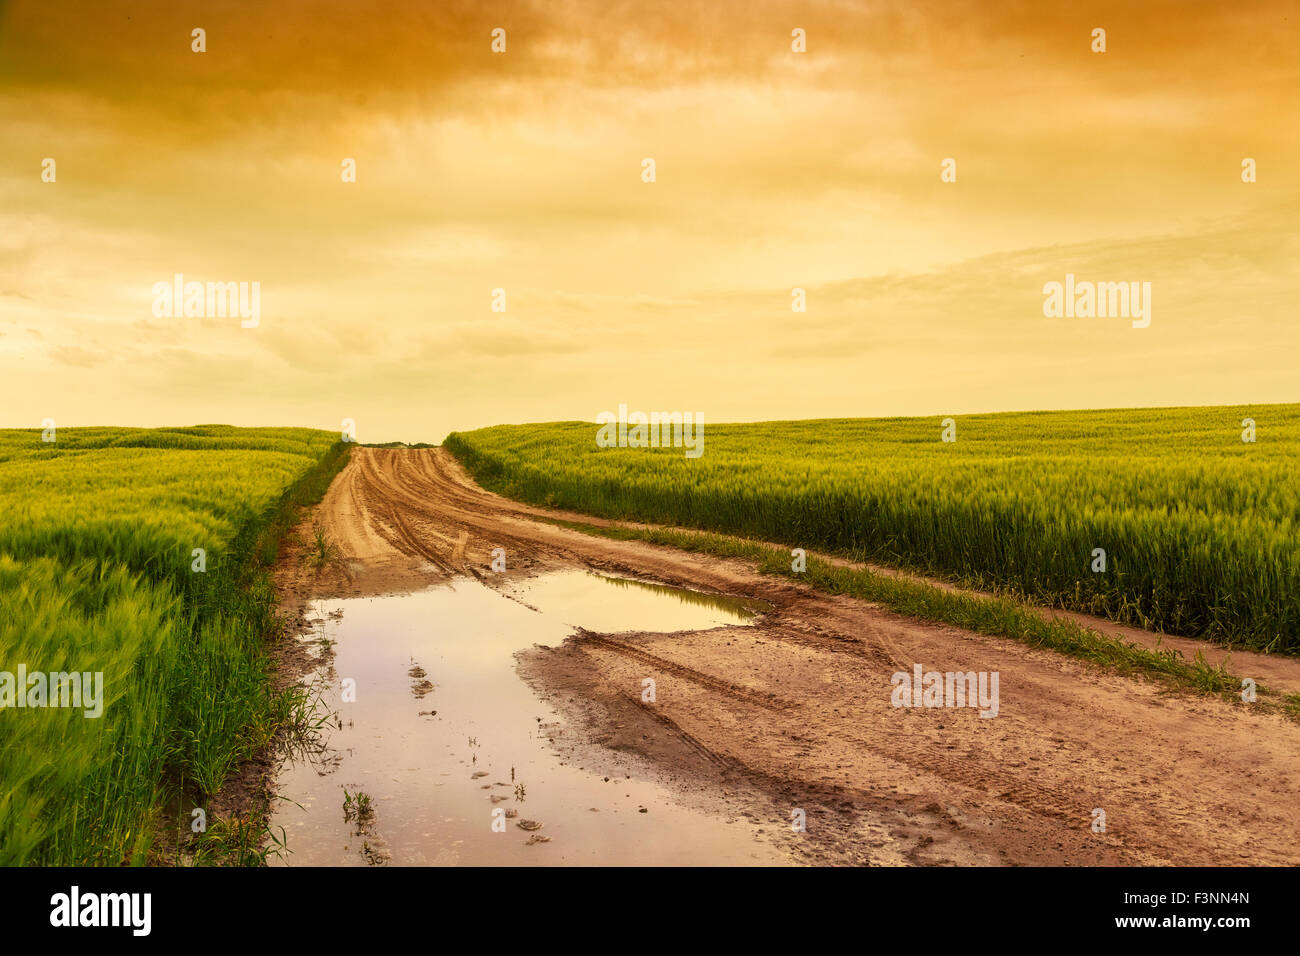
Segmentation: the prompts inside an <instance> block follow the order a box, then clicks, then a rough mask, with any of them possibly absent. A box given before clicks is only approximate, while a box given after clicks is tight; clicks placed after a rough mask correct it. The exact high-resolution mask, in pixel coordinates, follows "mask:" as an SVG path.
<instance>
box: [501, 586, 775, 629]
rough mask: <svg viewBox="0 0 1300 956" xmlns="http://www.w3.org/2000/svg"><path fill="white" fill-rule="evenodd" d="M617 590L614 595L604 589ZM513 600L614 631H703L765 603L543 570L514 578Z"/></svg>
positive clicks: (736, 620) (748, 618)
mask: <svg viewBox="0 0 1300 956" xmlns="http://www.w3.org/2000/svg"><path fill="white" fill-rule="evenodd" d="M611 587H613V588H617V589H618V591H619V592H621V593H620V594H619V595H618V596H617V597H615V596H614V595H612V594H611V593H610V590H609V588H611ZM507 592H508V593H509V594H510V595H511V596H512V597H514V598H515V599H516V600H518V601H521V602H522V603H524V604H527V605H529V606H530V607H532V608H534V609H536V610H538V611H540V612H542V613H544V614H546V615H548V616H550V617H554V618H556V619H558V620H559V621H561V622H563V623H564V624H567V625H569V626H570V627H583V628H586V629H587V630H589V631H596V632H597V633H600V634H616V633H618V632H620V631H655V632H659V633H670V632H672V631H703V630H706V629H708V628H710V627H721V626H722V625H726V624H750V623H753V620H754V615H755V614H757V613H759V612H760V611H763V610H766V609H767V607H768V606H767V605H766V604H764V603H762V602H758V601H747V600H744V599H742V598H734V597H731V596H729V595H726V594H705V593H703V592H701V591H686V590H683V589H682V588H673V587H668V586H666V585H663V584H651V583H649V582H646V581H636V580H633V579H632V578H616V577H610V576H609V575H605V574H595V573H593V572H587V573H574V572H560V573H558V574H543V575H539V576H537V577H535V578H527V579H524V580H521V581H517V582H514V583H513V585H512V586H511V587H509V588H508V589H507Z"/></svg>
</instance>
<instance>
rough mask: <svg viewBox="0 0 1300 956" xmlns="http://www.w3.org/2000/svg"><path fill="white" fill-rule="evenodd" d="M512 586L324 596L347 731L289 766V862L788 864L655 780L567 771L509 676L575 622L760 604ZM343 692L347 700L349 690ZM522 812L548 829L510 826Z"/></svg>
mask: <svg viewBox="0 0 1300 956" xmlns="http://www.w3.org/2000/svg"><path fill="white" fill-rule="evenodd" d="M508 592H509V594H510V596H511V597H513V598H515V600H509V599H506V598H505V597H503V596H502V595H501V594H499V593H497V592H496V591H494V590H492V589H491V588H488V587H485V586H483V585H481V584H479V583H478V582H476V581H473V580H470V579H457V580H456V582H455V583H454V584H452V585H449V586H442V587H437V588H434V589H431V590H428V591H423V592H420V593H416V594H410V595H402V596H393V597H384V598H370V599H352V600H340V601H328V602H322V603H321V604H320V605H319V606H318V608H317V611H316V616H317V617H318V618H320V619H321V623H320V624H319V625H318V630H319V633H318V635H317V639H319V640H326V641H332V642H333V645H332V646H333V651H334V658H333V661H332V666H331V667H330V669H329V670H328V672H327V673H325V674H324V675H323V678H322V680H321V682H320V684H321V686H320V690H321V696H322V700H323V702H324V704H325V705H326V706H327V707H329V708H330V709H331V710H334V711H337V713H338V718H339V721H340V722H341V726H338V725H337V724H335V725H334V726H332V727H330V728H329V729H328V731H327V733H326V740H327V743H328V747H327V748H326V749H325V750H324V751H323V752H322V753H319V754H316V755H315V756H313V757H305V756H304V757H298V758H296V759H293V760H291V761H289V762H287V763H286V764H285V766H284V767H283V768H282V769H281V771H280V774H279V777H278V783H279V792H280V794H281V795H282V796H283V797H284V798H286V799H285V800H283V801H281V802H280V803H279V805H278V807H277V810H276V813H275V815H274V818H273V820H272V826H273V827H283V828H284V830H285V834H286V839H287V843H288V849H289V851H290V853H289V855H288V863H290V864H291V865H361V866H364V865H373V864H383V863H391V864H395V865H440V864H458V863H459V864H474V865H496V864H505V865H519V864H584V863H599V864H646V865H655V864H745V863H750V864H752V863H778V862H784V861H785V858H784V856H783V855H781V854H780V853H779V851H777V850H776V849H774V848H773V847H771V846H770V845H769V844H768V843H766V842H761V841H759V840H758V839H756V838H755V835H754V827H753V826H752V825H751V824H749V823H747V822H744V821H739V822H732V823H728V822H726V821H725V820H724V819H723V818H722V817H720V816H715V815H713V814H707V813H703V812H700V811H697V810H693V809H688V808H685V807H681V806H677V805H674V804H673V803H672V802H671V799H670V797H669V794H668V792H667V791H666V790H664V789H663V788H662V787H659V786H658V785H657V784H654V783H651V782H648V781H641V780H636V779H627V778H625V777H624V776H623V775H621V774H620V775H618V776H611V777H610V779H609V780H608V782H607V781H606V779H605V778H604V777H603V776H602V775H598V774H595V773H592V772H590V771H587V770H583V769H581V768H579V767H574V766H566V765H562V764H561V763H560V760H559V757H558V756H557V755H556V753H555V752H554V750H553V749H552V747H551V745H550V743H549V741H548V739H547V734H546V728H545V726H544V725H546V724H550V723H553V722H555V721H557V720H558V719H559V718H558V716H557V715H556V714H555V712H554V711H552V710H551V709H550V708H549V707H548V706H547V705H546V704H544V703H542V702H541V701H540V700H539V699H538V698H537V696H536V695H535V694H534V693H533V692H532V690H531V689H529V687H528V686H527V685H526V684H525V683H524V682H523V681H522V680H521V679H520V678H519V677H518V675H517V674H516V672H515V661H514V654H515V652H516V651H518V650H520V649H522V648H527V647H530V646H532V645H533V644H546V645H550V646H556V645H559V644H560V643H561V642H562V641H563V640H564V638H565V637H566V636H568V635H569V634H571V633H572V631H573V628H574V627H576V626H582V627H585V628H588V629H590V630H594V631H603V632H612V631H625V630H633V629H635V630H645V631H680V630H688V629H703V628H709V627H716V626H719V625H722V624H744V623H747V622H748V621H750V620H751V619H752V613H753V612H754V611H755V610H759V608H756V607H748V606H746V605H745V604H744V603H743V602H735V601H733V600H730V599H727V598H720V599H719V598H718V597H717V596H714V595H703V594H697V593H695V592H681V591H677V590H675V589H671V588H663V587H661V586H658V585H647V584H644V583H642V582H633V581H627V580H624V579H617V578H607V577H605V576H603V575H593V574H585V573H581V572H576V573H575V572H565V573H561V574H552V575H544V576H541V577H538V578H534V579H530V580H526V581H519V582H516V583H514V584H513V585H511V586H510V587H509V588H508ZM340 611H341V612H342V615H341V617H339V615H338V612H340ZM348 682H354V683H351V684H350V683H348ZM349 686H354V687H355V701H354V702H344V701H343V699H342V697H343V695H342V693H341V692H342V691H343V689H344V688H345V687H349ZM642 808H645V809H646V810H647V811H648V812H645V813H643V812H641V810H642ZM494 810H503V811H506V812H507V813H510V816H508V817H504V823H505V830H504V832H494V830H493V826H492V824H493V811H494ZM512 811H513V812H512ZM498 817H500V815H498ZM524 821H535V822H540V823H541V824H542V827H541V828H540V829H537V830H526V829H522V828H520V827H519V826H517V824H519V823H520V822H524ZM277 832H278V831H277ZM542 837H545V838H548V839H547V840H546V841H542V840H541V839H540V838H542ZM276 862H282V861H276Z"/></svg>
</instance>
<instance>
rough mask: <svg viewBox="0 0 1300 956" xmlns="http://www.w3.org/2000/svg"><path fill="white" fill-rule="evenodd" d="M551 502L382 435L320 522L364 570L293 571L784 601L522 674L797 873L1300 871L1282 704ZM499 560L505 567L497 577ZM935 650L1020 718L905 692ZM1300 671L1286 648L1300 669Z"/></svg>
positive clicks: (590, 747)
mask: <svg viewBox="0 0 1300 956" xmlns="http://www.w3.org/2000/svg"><path fill="white" fill-rule="evenodd" d="M540 514H550V515H553V516H564V515H561V513H559V512H542V511H540V510H538V509H535V508H530V507H528V506H525V505H520V504H516V503H514V502H511V501H508V500H505V499H502V498H500V497H497V496H495V495H492V494H489V493H487V492H485V491H483V490H482V489H481V488H479V487H478V486H477V485H476V484H475V483H474V482H473V481H472V480H471V479H470V478H468V476H467V475H466V474H465V473H464V471H463V470H462V469H461V468H460V466H459V465H458V463H457V462H456V461H455V460H454V459H453V458H452V457H451V456H450V455H449V454H447V453H445V452H443V451H442V450H441V449H432V450H398V449H392V450H390V449H369V448H358V449H356V450H355V451H354V452H353V455H352V460H351V462H350V463H349V465H348V466H347V468H346V469H345V470H344V472H343V473H342V474H340V475H339V477H338V478H337V479H336V480H335V482H334V484H333V485H332V486H331V488H330V490H329V493H328V494H327V496H326V498H325V500H324V501H323V502H322V503H321V505H320V506H319V507H318V508H317V511H316V514H315V516H314V519H315V520H316V521H319V522H320V523H322V524H324V526H325V527H326V529H327V531H328V533H329V534H330V536H331V537H332V538H333V539H334V540H335V541H336V542H337V543H338V544H339V546H340V548H341V550H342V551H343V554H344V557H345V559H346V565H347V569H348V572H347V576H346V577H345V576H344V575H343V574H342V573H340V572H338V571H333V572H330V574H331V575H332V577H330V578H327V579H325V580H315V581H311V580H308V579H307V577H306V575H305V572H304V573H303V574H300V575H299V576H298V579H297V580H292V581H282V585H283V586H285V587H287V588H288V589H289V590H290V591H291V592H295V591H296V593H297V595H298V596H299V597H302V598H304V599H305V598H306V597H308V596H309V595H315V596H320V595H321V594H322V593H324V594H327V595H329V596H334V597H340V598H345V597H359V596H368V595H377V594H384V593H391V592H401V591H413V590H417V589H419V588H422V587H426V586H428V585H430V584H436V583H438V582H439V581H446V580H450V579H453V578H455V577H456V576H460V575H472V576H473V577H475V578H477V579H479V580H480V581H481V582H482V583H484V584H486V585H488V586H489V587H493V588H496V589H498V590H502V589H506V590H509V589H510V588H511V587H512V585H513V584H517V583H518V582H519V581H520V579H522V578H529V577H531V576H534V575H537V574H540V573H543V572H550V571H556V570H563V569H574V568H578V569H581V568H586V569H592V570H597V571H601V572H605V573H613V574H618V575H622V576H628V577H635V578H639V579H641V580H644V581H652V582H659V583H663V584H667V585H673V586H677V587H685V588H692V589H696V590H702V591H708V592H716V593H720V594H725V595H731V596H735V597H743V598H747V599H756V600H761V601H764V602H767V604H769V605H770V606H771V609H770V611H768V612H766V613H764V614H763V615H762V616H761V617H760V618H759V619H758V622H757V624H756V625H752V626H747V627H739V626H737V627H730V626H727V627H715V628H712V629H709V630H703V631H689V632H677V633H671V634H664V633H648V632H620V633H616V634H600V633H593V632H590V631H581V632H579V633H577V634H575V635H574V636H572V637H570V638H568V639H566V640H564V641H563V642H562V643H561V644H560V645H559V646H556V647H550V648H547V647H536V648H534V649H532V650H529V651H526V652H523V653H521V654H519V655H518V658H517V662H518V672H519V675H520V676H521V677H522V679H523V680H525V681H526V682H527V683H528V684H529V685H530V686H531V687H532V688H533V689H534V690H535V691H536V692H537V693H538V694H539V695H541V696H542V697H543V698H544V699H546V700H547V702H548V703H549V704H550V705H551V706H552V707H554V708H555V710H556V711H557V712H559V713H561V714H563V715H564V717H565V722H564V727H563V728H560V729H557V731H556V732H555V734H554V736H553V738H552V739H551V740H550V745H551V746H554V747H555V748H557V750H559V751H560V752H561V753H563V754H564V755H565V756H566V758H567V759H571V760H572V761H573V762H575V763H585V764H586V765H588V766H594V765H599V763H600V761H601V759H602V754H605V755H608V754H610V753H611V752H615V753H619V754H627V755H632V756H635V758H636V759H637V760H638V761H641V763H642V765H643V766H644V767H646V768H649V769H648V771H647V772H653V773H655V774H656V775H657V776H658V779H657V781H656V782H657V783H658V784H662V785H665V786H668V787H670V788H672V789H673V790H674V791H675V792H677V793H679V794H680V796H681V799H682V800H683V801H686V802H690V803H692V804H693V805H694V806H697V807H698V806H703V807H707V808H709V809H710V810H711V811H713V812H716V813H718V814H723V815H740V816H743V817H747V818H748V819H750V820H751V821H753V822H754V823H756V824H758V825H759V826H760V829H761V830H762V832H764V833H765V834H766V837H765V839H769V840H771V841H772V843H773V845H774V846H776V847H778V848H779V849H780V851H781V852H782V853H783V854H784V855H785V857H786V858H788V859H790V860H791V861H792V862H811V863H852V864H873V865H886V864H1072V865H1074V864H1078V865H1096V864H1103V865H1125V864H1214V865H1224V864H1236V865H1261V864H1263V865H1277V864H1296V863H1300V727H1297V725H1295V724H1294V723H1289V722H1287V721H1285V720H1284V719H1283V718H1281V717H1277V716H1270V715H1264V714H1259V713H1253V712H1251V710H1250V709H1249V707H1248V706H1247V705H1233V704H1229V703H1225V702H1222V701H1219V700H1217V699H1211V698H1207V697H1201V696H1195V695H1182V694H1172V693H1170V692H1168V691H1165V690H1163V689H1161V688H1159V687H1157V686H1155V685H1152V684H1148V683H1145V682H1143V681H1140V680H1130V679H1127V678H1121V677H1117V676H1113V675H1110V674H1107V673H1104V672H1101V671H1098V670H1097V669H1095V668H1093V667H1091V666H1089V665H1085V664H1083V663H1080V662H1075V661H1073V660H1070V659H1068V658H1064V657H1060V656H1058V655H1056V654H1054V653H1051V652H1047V651H1037V650H1032V649H1029V648H1026V647H1024V646H1023V645H1020V644H1017V643H1015V642H1012V641H1009V640H1001V639H996V638H989V637H985V636H981V635H975V634H971V633H966V632H963V631H960V630H957V629H954V628H950V627H943V626H935V625H930V624H925V623H920V622H916V621H911V620H907V619H903V618H900V617H897V616H895V615H893V614H889V613H886V612H884V611H882V610H880V609H878V608H875V607H873V606H871V605H868V604H864V603H862V602H859V601H855V600H852V599H848V598H841V597H834V596H828V595H824V594H821V593H818V592H815V591H813V590H811V589H808V588H805V587H802V586H800V585H797V584H793V583H789V582H785V581H782V580H779V579H774V578H772V577H765V576H762V575H760V574H758V573H756V572H755V571H753V570H752V569H750V568H749V567H747V566H745V565H744V564H742V563H739V562H731V561H726V560H721V559H717V558H712V557H708V556H702V555H692V554H687V553H683V552H678V551H676V550H673V549H668V548H663V547H658V546H654V545H649V544H644V543H640V542H619V541H611V540H606V539H603V538H594V537H591V536H588V535H583V534H581V533H578V532H574V531H570V530H568V529H565V528H560V527H557V526H554V525H551V524H547V523H542V522H538V521H536V520H533V518H534V517H535V516H537V515H540ZM568 517H575V518H577V517H578V516H568ZM580 520H587V521H591V520H592V519H588V518H581V519H580ZM593 523H600V522H593ZM496 548H503V549H504V550H505V556H506V568H507V570H506V571H505V572H504V573H494V572H493V571H492V570H490V566H491V563H492V551H493V549H496ZM917 664H919V665H921V667H922V668H923V669H924V670H925V671H940V672H946V671H960V672H967V671H976V672H997V673H998V675H999V702H998V709H997V715H996V716H995V717H981V716H980V714H979V712H978V710H976V709H972V708H964V709H962V708H951V707H934V708H914V709H913V708H903V707H894V706H891V691H892V690H893V688H892V686H891V675H893V674H894V673H895V672H905V673H908V674H910V673H911V672H912V671H913V667H914V665H917ZM1233 664H1234V669H1235V670H1237V671H1239V672H1241V673H1243V674H1247V675H1248V674H1249V668H1248V667H1247V666H1244V665H1243V664H1242V661H1241V659H1240V657H1238V656H1234V658H1233ZM1293 664H1295V662H1293V661H1289V660H1287V661H1282V662H1280V663H1279V662H1278V661H1277V660H1276V659H1274V660H1271V661H1269V665H1270V667H1272V668H1273V670H1274V672H1275V673H1276V674H1278V675H1280V676H1282V677H1289V678H1290V679H1295V680H1298V681H1300V666H1296V667H1293V666H1292V665H1293ZM646 678H650V679H652V680H653V681H654V682H655V700H654V703H643V701H642V691H643V681H644V679H646ZM796 810H798V811H802V813H803V815H804V817H805V818H806V830H805V831H803V832H796V831H795V830H793V829H792V827H791V822H792V813H793V812H794V811H796ZM1094 810H1102V811H1104V813H1105V832H1104V833H1103V832H1094V826H1093V823H1094V819H1095V815H1094Z"/></svg>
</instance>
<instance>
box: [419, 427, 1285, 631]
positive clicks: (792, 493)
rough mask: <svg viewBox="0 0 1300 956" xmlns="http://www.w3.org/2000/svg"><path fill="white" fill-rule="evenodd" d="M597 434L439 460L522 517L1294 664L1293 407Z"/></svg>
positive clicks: (474, 435)
mask: <svg viewBox="0 0 1300 956" xmlns="http://www.w3.org/2000/svg"><path fill="white" fill-rule="evenodd" d="M1247 417H1249V418H1252V419H1254V420H1255V422H1256V425H1257V440H1256V441H1255V442H1254V443H1245V442H1243V441H1242V439H1241V433H1242V426H1241V421H1242V419H1243V418H1247ZM596 432H597V427H596V426H595V425H594V424H591V423H582V422H562V423H553V424H546V425H514V426H497V427H495V428H486V429H480V430H478V431H474V432H467V433H453V434H451V435H449V436H448V437H447V439H446V441H445V443H444V444H445V446H446V447H447V448H448V449H449V450H450V451H452V452H453V453H454V454H456V455H457V456H458V457H459V458H460V459H461V461H462V462H463V463H464V464H465V465H466V467H467V468H468V469H469V470H470V472H471V473H472V474H473V475H474V476H475V478H476V479H477V480H478V481H479V482H480V483H481V484H483V485H484V486H485V487H487V488H490V489H492V490H494V491H497V492H499V493H502V494H505V495H508V496H510V497H514V498H518V499H521V500H524V501H529V502H532V503H535V504H541V505H547V506H551V507H559V508H565V509H570V510H574V511H579V512H584V513H587V514H593V515H599V516H602V517H607V518H615V519H630V520H640V521H648V522H655V523H660V524H669V525H677V526H681V527H686V528H694V529H700V530H705V531H714V532H720V533H725V534H732V535H739V536H742V537H746V538H752V539H760V540H766V541H773V542H777V543H781V544H785V545H788V546H790V547H804V548H808V549H817V550H820V551H822V552H825V553H828V554H833V555H839V556H843V557H847V558H851V559H854V560H858V561H870V562H877V563H881V564H885V565H889V566H893V567H898V568H902V569H906V570H910V571H914V572H918V573H921V574H926V575H931V576H934V577H938V578H942V579H944V580H948V581H951V582H953V583H956V584H959V585H962V586H964V587H967V588H972V589H978V590H986V591H994V592H998V593H1001V594H1004V595H1007V596H1011V597H1015V598H1017V599H1022V600H1028V601H1031V602H1034V603H1039V604H1044V605H1048V606H1053V607H1062V608H1069V609H1073V610H1079V611H1084V612H1088V613H1093V614H1098V615H1101V616H1104V617H1108V618H1111V619H1112V620H1115V621H1119V622H1123V623H1127V624H1133V625H1137V626H1141V627H1147V628H1151V629H1155V630H1161V631H1165V632H1168V633H1177V634H1184V635H1187V636H1192V637H1201V638H1206V639H1212V640H1216V641H1219V642H1222V643H1225V644H1229V645H1234V646H1245V647H1249V648H1253V649H1260V650H1271V651H1282V652H1289V653H1295V652H1297V651H1300V480H1297V476H1298V475H1300V406H1298V405H1269V406H1241V407H1211V408H1178V409H1133V410H1114V411H1090V412H1024V413H1008V414H999V415H970V416H958V417H957V441H956V442H953V443H945V442H943V441H941V440H940V435H941V423H940V417H939V416H936V417H933V418H910V419H909V418H893V419H836V420H825V421H802V422H767V423H760V424H750V425H706V427H705V433H704V439H705V441H704V453H703V455H702V456H701V457H699V458H697V459H689V458H686V457H685V455H684V454H683V450H682V449H681V448H659V449H649V448H600V447H598V446H597V445H596V442H595V438H596ZM1096 548H1102V549H1105V552H1106V559H1107V567H1106V571H1105V572H1104V573H1094V572H1093V571H1092V568H1091V563H1092V560H1093V550H1094V549H1096Z"/></svg>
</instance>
